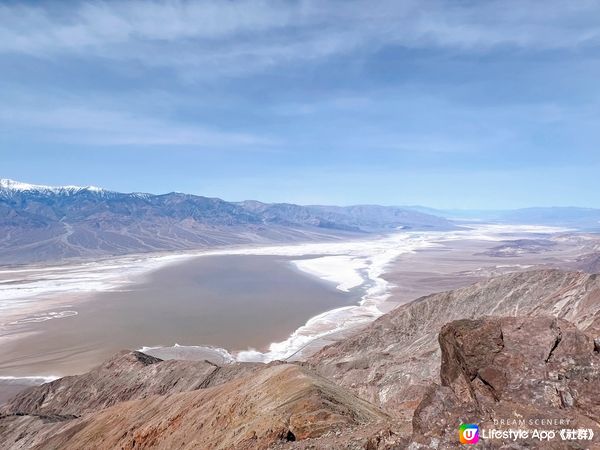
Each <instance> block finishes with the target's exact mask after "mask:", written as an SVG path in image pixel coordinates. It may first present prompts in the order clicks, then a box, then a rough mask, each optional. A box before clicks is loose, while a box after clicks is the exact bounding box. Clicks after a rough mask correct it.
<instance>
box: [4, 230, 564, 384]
mask: <svg viewBox="0 0 600 450" xmlns="http://www.w3.org/2000/svg"><path fill="white" fill-rule="evenodd" d="M564 231H565V230H563V229H556V228H547V227H522V226H516V227H513V226H482V225H479V226H473V227H471V228H468V229H464V230H460V231H452V232H403V231H399V232H397V233H393V234H390V235H386V236H379V237H375V238H370V239H363V240H350V241H340V242H327V243H307V244H300V245H278V246H266V247H245V248H229V249H220V250H218V251H202V252H200V251H199V252H185V253H170V254H153V255H135V256H128V257H121V258H112V259H106V260H101V261H93V262H80V263H73V264H69V265H62V266H37V267H36V266H30V267H14V268H8V267H6V268H3V269H2V270H0V307H1V308H2V319H1V320H2V323H1V333H2V336H1V338H0V339H2V340H3V341H2V342H3V346H2V348H3V349H5V350H4V351H5V352H8V350H6V349H9V350H10V352H8V353H10V355H8V353H4V355H1V354H0V376H2V375H11V376H37V375H56V374H57V372H56V371H53V370H52V366H53V364H54V367H55V368H61V370H60V373H58V374H60V375H64V374H67V373H69V372H71V371H82V370H85V369H87V368H89V367H90V366H92V365H94V364H96V363H97V362H98V360H99V359H97V356H98V352H102V351H107V352H108V350H109V349H110V351H111V352H112V349H113V348H114V347H115V346H120V347H128V348H144V349H145V350H146V351H148V352H149V353H152V354H156V355H159V356H161V357H171V356H174V355H175V356H176V355H179V356H181V355H185V356H186V357H191V358H194V357H197V355H198V354H202V355H206V354H208V355H209V356H210V355H213V356H214V358H215V359H219V360H221V361H222V360H224V359H225V360H227V359H231V360H234V359H237V360H244V361H269V360H274V359H283V358H289V357H293V356H294V355H296V354H298V352H303V351H308V350H312V349H314V348H315V346H318V345H323V343H325V342H327V341H328V340H329V339H332V338H334V337H335V336H336V335H339V334H340V333H344V332H347V331H348V330H352V329H354V328H356V327H360V326H363V325H364V324H366V323H369V322H370V321H372V320H374V319H375V318H377V317H379V316H380V315H381V314H383V313H384V312H386V311H388V310H389V309H391V308H392V307H393V306H394V305H395V304H398V303H399V302H401V301H406V300H407V299H408V298H401V297H402V295H401V294H400V293H399V292H398V285H399V284H402V283H403V282H404V281H406V278H402V276H400V275H398V267H397V265H398V263H394V261H402V260H403V258H404V259H405V260H406V258H410V257H411V255H427V254H430V255H432V256H431V257H430V258H427V263H426V264H425V266H426V267H423V272H429V273H436V271H437V268H436V264H449V261H452V260H453V259H454V260H455V263H454V265H452V264H450V266H451V267H452V270H453V272H454V273H456V272H459V271H460V270H462V269H463V268H467V269H468V270H467V272H469V271H471V272H473V273H472V274H471V275H472V276H471V278H469V276H465V278H464V280H467V279H472V278H475V277H476V276H477V274H476V270H477V269H479V268H481V267H482V266H484V265H485V264H488V265H490V264H491V263H490V261H491V259H490V258H483V257H477V258H473V256H472V253H473V252H472V251H471V250H467V251H464V252H463V254H461V257H460V258H457V256H456V255H457V253H456V252H457V249H458V248H464V247H465V246H464V243H465V242H470V243H479V244H477V245H479V247H481V249H485V248H487V247H490V246H493V245H495V244H496V243H497V242H499V241H502V240H506V239H517V238H523V237H527V236H529V237H531V236H538V237H539V236H550V235H551V234H552V233H559V232H564ZM236 255H237V256H261V255H262V256H268V257H271V258H274V257H281V258H280V259H279V260H278V261H277V264H280V265H286V266H287V267H288V268H289V269H293V270H295V271H298V272H299V273H304V274H305V275H303V276H302V278H303V279H304V280H305V281H302V282H299V281H298V279H297V278H294V277H293V276H292V275H290V273H288V272H286V275H285V276H284V275H282V277H285V278H286V279H287V280H292V279H294V280H295V281H294V283H297V284H296V286H304V287H303V289H306V290H304V291H299V293H300V294H299V295H291V293H290V292H291V291H285V289H287V287H285V286H283V287H282V289H284V290H282V291H281V292H282V293H281V294H274V293H272V292H271V293H269V294H264V295H263V294H261V295H263V297H260V296H259V297H260V299H259V297H255V300H253V302H254V304H252V302H250V303H248V302H247V303H246V304H243V305H242V304H241V303H240V301H241V300H240V298H241V296H239V295H235V294H231V295H229V296H228V300H230V299H233V300H234V301H233V302H232V303H229V304H228V306H227V308H228V309H225V310H219V312H218V313H217V312H215V311H214V310H213V311H212V312H211V310H210V308H208V307H206V306H203V308H204V309H201V308H200V309H199V307H198V304H199V303H198V298H199V297H195V296H194V295H192V294H190V296H189V298H188V297H186V295H187V294H185V295H183V297H181V298H185V299H187V300H185V302H183V300H181V301H182V302H183V303H174V304H173V308H172V310H175V311H176V313H177V314H181V315H183V316H185V313H186V311H189V312H190V314H188V315H189V317H180V318H179V319H177V320H182V322H178V321H177V320H175V319H173V317H174V316H169V315H165V313H164V311H167V309H164V308H165V307H166V306H168V302H169V300H170V299H169V295H168V293H166V294H165V293H164V292H163V293H162V294H161V296H159V297H160V298H158V297H157V296H156V292H154V293H153V292H151V291H146V292H143V290H140V286H144V283H147V282H148V281H149V280H151V279H152V278H153V277H157V276H160V274H161V271H164V270H167V269H168V270H171V273H172V274H173V272H172V270H174V269H173V268H177V267H180V268H185V267H192V265H191V263H192V261H200V260H202V259H206V261H205V263H209V262H210V260H211V258H212V257H222V256H229V257H234V256H236ZM444 255H446V256H444ZM459 260H460V261H459ZM470 260H473V261H476V263H475V266H476V267H475V266H473V264H469V263H467V262H468V261H470ZM215 261H216V260H215ZM269 261H271V262H273V261H274V260H273V259H271V260H269ZM420 261H423V260H422V259H421V260H420ZM538 261H539V258H538ZM438 262H439V263H438ZM502 262H503V263H504V265H506V266H507V267H506V268H505V269H501V270H519V267H518V266H515V265H514V264H515V262H514V261H508V262H507V261H506V260H502ZM495 263H496V265H498V264H497V263H498V261H495ZM532 263H535V258H534V261H532ZM194 264H196V263H194ZM413 264H414V263H413ZM267 266H268V265H266V266H265V268H264V269H265V270H270V271H272V272H277V271H278V270H279V269H276V268H275V266H268V267H271V269H268V267H267ZM198 267H200V266H198ZM415 267H416V265H415ZM255 269H260V264H258V267H256V268H255ZM407 269H408V268H407V267H404V268H403V269H401V271H402V270H403V271H404V272H402V273H408V272H410V270H407ZM186 270H189V271H191V272H190V274H189V275H190V276H192V277H193V276H194V273H193V270H194V269H191V268H190V269H186ZM199 270H201V271H202V272H203V273H204V272H207V271H208V266H206V265H205V266H204V268H203V269H199ZM244 270H246V269H244ZM499 270H500V269H499ZM474 271H475V272H474ZM278 273H279V272H278ZM282 273H283V272H282ZM449 274H450V272H449ZM479 275H480V276H483V274H479ZM219 277H224V275H219ZM311 278H314V279H315V281H318V283H319V284H318V285H310V283H309V282H308V280H310V279H311ZM447 278H452V276H450V275H449V276H448V277H447ZM265 280H267V279H265ZM270 280H271V281H270V282H269V283H270V284H272V282H273V278H271V279H270ZM319 280H321V281H319ZM415 280H416V281H417V282H416V283H415V285H417V286H421V285H423V286H426V285H427V283H423V282H422V281H420V280H419V279H418V278H415ZM323 283H324V284H323ZM445 283H447V281H444V282H439V283H432V284H431V285H430V286H427V287H424V288H423V289H422V292H428V291H427V290H428V289H430V291H429V292H431V289H438V290H439V289H443V288H444V286H445ZM206 285H207V282H206V281H204V282H202V286H206ZM284 285H285V283H284ZM309 285H310V286H311V287H307V286H309ZM328 286H329V287H328ZM411 289H415V288H411ZM332 290H333V291H332ZM334 291H337V292H339V296H336V295H334V294H335V292H334ZM406 291H407V292H410V289H406ZM417 291H419V289H418V288H417V289H415V291H414V293H416V292H417ZM140 292H141V293H140ZM286 292H287V293H286ZM119 294H124V295H125V294H127V295H130V296H129V297H127V295H125V296H124V297H123V298H128V299H129V300H127V301H121V303H119V300H118V299H119ZM133 294H135V295H133ZM344 295H349V297H348V296H346V297H344ZM277 296H280V297H282V298H279V299H278V303H269V301H264V298H266V297H269V298H271V297H277ZM165 297H166V298H165ZM132 298H134V299H135V301H134V300H131V299H132ZM314 298H317V300H318V301H315V300H314ZM413 298H414V297H413ZM144 299H145V301H146V303H144ZM204 300H205V302H204V303H203V305H211V304H215V303H216V302H218V296H213V297H211V299H210V301H206V299H204ZM236 302H237V303H236ZM200 303H201V302H200ZM159 304H160V305H162V307H163V309H161V308H158V306H156V305H159ZM261 304H262V305H263V307H262V309H261V308H260V307H259V306H260V305H261ZM274 304H276V305H283V307H284V308H285V309H286V311H285V312H287V316H286V315H283V316H277V315H276V314H275V313H274V312H273V311H274V309H273V307H272V305H274ZM109 305H110V311H108V310H107V308H109ZM153 305H154V306H155V308H153ZM103 308H104V313H103V314H104V316H102V315H101V314H100V312H99V311H100V310H102V309H103ZM119 308H121V309H119ZM194 308H196V309H194ZM94 311H95V312H96V316H95V317H94ZM192 311H195V314H197V315H196V316H194V314H192ZM223 311H225V312H223ZM252 311H254V315H252ZM256 311H259V313H256ZM83 314H85V316H86V317H85V318H84V317H83ZM211 314H216V315H215V317H213V318H211V316H210V315H211ZM223 316H226V317H225V318H226V319H227V320H224V319H223ZM91 318H94V319H93V320H96V321H100V323H102V324H103V326H104V327H105V333H104V335H102V334H101V333H100V334H96V335H94V339H87V340H86V339H83V338H82V339H81V342H77V339H76V337H77V336H81V335H82V334H81V333H84V332H85V330H87V329H88V328H89V327H87V328H86V326H85V324H86V323H88V324H89V323H93V322H89V321H90V320H92V319H91ZM188 319H189V320H188ZM204 319H208V320H209V322H207V323H205V324H204V325H203V322H202V320H204ZM86 320H87V321H88V322H86ZM211 320H212V321H214V322H215V323H222V324H224V325H223V326H224V327H225V328H223V329H221V330H218V331H213V332H208V331H207V330H209V329H210V326H209V325H210V321H211ZM161 321H162V322H161ZM161 323H162V324H163V325H164V326H160V324H161ZM173 324H176V327H178V328H179V329H178V330H177V331H178V332H179V331H181V334H177V333H175V332H173V329H174V328H175V325H173ZM128 326H129V328H130V329H128V328H127V327H128ZM136 327H137V328H136ZM227 327H230V328H231V329H227ZM92 328H94V327H92ZM115 329H119V330H121V332H119V333H116V332H115ZM52 330H53V331H52ZM77 330H80V331H79V333H80V334H79V335H78V334H77V333H78V331H77ZM123 330H125V331H123ZM50 331H52V332H53V333H54V335H52V333H50ZM202 332H204V333H205V334H202ZM49 333H50V334H49ZM211 333H212V334H211ZM50 336H54V337H53V338H52V339H50V340H48V337H50ZM117 336H118V338H117ZM74 339H75V343H73V342H72V341H73V340H74ZM182 339H183V340H182ZM44 340H47V341H48V342H49V343H50V344H52V345H50V346H49V347H48V348H46V349H44V348H43V347H44V345H42V344H40V343H43V342H44ZM176 343H177V344H179V345H178V346H175V344H176ZM75 344H76V345H75ZM32 346H34V347H35V346H38V347H37V348H32ZM61 349H62V350H61ZM59 350H61V351H59ZM19 352H23V353H27V354H28V355H29V363H27V364H21V363H20V362H19ZM195 355H196V356H195ZM49 362H52V364H49ZM34 370H35V371H34Z"/></svg>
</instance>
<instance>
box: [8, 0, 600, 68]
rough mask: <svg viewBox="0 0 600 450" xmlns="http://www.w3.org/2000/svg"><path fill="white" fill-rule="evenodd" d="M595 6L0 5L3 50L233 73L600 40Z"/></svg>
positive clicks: (410, 0)
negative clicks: (391, 49) (335, 59)
mask: <svg viewBox="0 0 600 450" xmlns="http://www.w3.org/2000/svg"><path fill="white" fill-rule="evenodd" d="M599 15H600V4H598V2H594V1H579V2H563V1H558V0H550V1H546V2H544V3H543V4H540V3H539V2H536V1H531V0H513V1H490V2H480V1H473V2H447V1H441V0H424V1H416V0H406V1H402V2H398V1H396V0H386V1H381V2H368V1H344V2H337V1H332V2H321V1H317V0H304V1H298V2H268V1H249V0H246V1H236V2H223V1H216V0H207V1H197V2H188V1H169V0H165V1H153V2H141V1H132V2H112V1H94V2H89V1H83V2H78V3H76V4H74V5H73V3H69V4H60V3H54V2H53V3H36V4H29V5H18V4H12V3H11V4H7V5H3V6H0V23H2V27H1V28H0V52H2V53H16V54H27V55H33V56H36V57H40V58H55V57H58V56H64V55H72V56H75V57H80V58H95V57H100V58H105V59H108V60H117V61H121V62H123V61H133V62H136V63H141V64H143V65H144V66H147V67H170V68H175V69H176V70H178V71H180V72H181V73H182V74H183V75H184V76H186V77H211V76H223V75H239V74H245V73H248V72H255V71H260V70H264V69H265V68H269V67H277V66H280V65H284V64H288V63H299V62H303V61H310V60H316V61H318V60H322V59H325V58H330V57H332V56H336V55H344V54H347V53H349V52H356V51H360V52H372V51H377V50H379V49H380V48H382V47H384V46H389V45H396V46H403V47H407V48H456V49H460V50H462V51H465V50H466V51H486V50H487V49H489V48H493V47H497V46H509V47H514V48H521V49H529V48H535V49H573V48H578V47H582V46H594V45H597V44H598V43H599V42H600V24H599V22H598V20H597V17H598V16H599Z"/></svg>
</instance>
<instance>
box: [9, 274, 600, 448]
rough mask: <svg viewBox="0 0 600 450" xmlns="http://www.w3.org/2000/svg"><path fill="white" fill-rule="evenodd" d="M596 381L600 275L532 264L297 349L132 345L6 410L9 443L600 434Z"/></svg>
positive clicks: (357, 443)
mask: <svg viewBox="0 0 600 450" xmlns="http://www.w3.org/2000/svg"><path fill="white" fill-rule="evenodd" d="M599 387H600V277H599V276H598V275H593V274H585V273H581V272H561V271H558V270H539V271H532V272H522V273H516V274H509V275H504V276H500V277H496V278H492V279H489V280H486V281H483V282H480V283H477V284H474V285H472V286H469V287H466V288H462V289H457V290H454V291H451V292H444V293H439V294H434V295H430V296H426V297H423V298H420V299H418V300H416V301H414V302H412V303H410V304H406V305H403V306H401V307H399V308H397V309H395V310H393V311H392V312H390V313H388V314H386V315H385V316H383V317H381V318H380V319H378V320H377V321H375V322H374V323H373V324H371V325H370V326H369V327H367V328H365V329H363V330H361V331H360V332H358V333H357V334H356V335H354V336H353V337H350V338H348V339H346V340H343V341H340V342H338V343H336V344H333V345H330V346H328V347H325V348H323V349H322V350H321V351H319V352H318V353H317V354H315V355H313V356H312V357H310V358H309V359H308V360H306V361H303V362H298V363H288V362H273V363H270V364H266V365H265V364H249V363H238V364H230V365H224V366H216V365H214V364H211V363H208V362H194V361H162V360H160V359H158V358H154V357H151V356H148V355H145V354H143V353H139V352H128V351H125V352H122V353H120V354H118V355H116V356H114V357H113V358H112V359H110V360H109V361H107V362H105V363H104V364H102V365H101V366H99V367H98V368H96V369H94V370H93V371H91V372H89V373H87V374H84V375H80V376H72V377H65V378H62V379H59V380H56V381H54V382H52V383H48V384H45V385H42V386H39V387H34V388H30V389H28V390H26V391H23V392H21V393H20V394H18V395H17V396H16V397H15V398H14V399H13V400H12V401H10V402H9V403H7V404H6V405H4V406H3V407H2V408H1V409H0V442H2V447H1V448H3V449H4V448H6V449H24V448H36V449H58V448H60V449H113V448H116V449H139V448H164V449H177V448H196V449H256V448H258V449H260V448H278V449H288V448H294V449H309V448H310V449H328V448H329V449H338V448H340V449H341V448H350V449H369V450H374V449H388V448H410V449H429V448H440V449H445V448H460V447H462V444H459V442H458V426H459V424H460V423H463V422H465V423H478V424H480V426H482V427H484V428H485V427H493V426H494V422H493V421H494V419H500V418H503V419H507V418H513V419H514V418H526V419H529V418H533V419H538V420H541V419H546V420H548V419H556V418H559V419H563V420H569V421H570V423H569V427H570V428H585V429H592V430H593V431H594V433H595V434H596V437H595V438H594V440H592V441H583V440H579V441H561V440H560V439H558V440H554V441H551V442H546V443H540V442H539V441H536V440H533V439H531V438H530V439H526V440H520V441H518V442H517V443H512V444H508V443H506V445H505V443H503V441H502V440H495V441H491V440H485V441H480V445H479V446H478V447H477V448H511V449H514V448H551V449H552V448H573V449H578V448H581V449H584V448H600V440H598V437H599V436H600V388H599ZM500 428H501V427H500ZM542 428H543V427H542ZM549 428H551V429H552V428H561V427H549Z"/></svg>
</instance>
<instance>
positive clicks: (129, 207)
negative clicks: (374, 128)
mask: <svg viewBox="0 0 600 450" xmlns="http://www.w3.org/2000/svg"><path fill="white" fill-rule="evenodd" d="M398 228H403V229H412V230H424V229H426V230H448V229H454V228H456V226H455V225H454V224H453V223H452V222H451V221H449V220H447V219H444V218H441V217H436V216H434V215H430V214H425V213H421V212H417V211H409V210H405V209H402V208H398V207H386V206H375V205H364V206H348V207H337V206H301V205H295V204H288V203H262V202H258V201H253V200H251V201H244V202H227V201H225V200H221V199H219V198H209V197H202V196H197V195H189V194H182V193H176V192H172V193H168V194H160V195H154V194H147V193H120V192H114V191H110V190H105V189H102V188H99V187H95V186H42V185H34V184H27V183H22V182H18V181H13V180H8V179H0V231H1V234H0V264H11V263H12V264H19V263H27V262H32V261H49V260H57V259H63V258H70V257H96V256H108V255H119V254H126V253H136V252H149V251H162V250H183V249H194V248H203V247H213V246H220V245H235V244H249V243H266V242H270V243H274V242H298V241H309V240H317V239H336V238H339V237H340V236H348V235H362V234H365V233H369V232H385V231H390V230H394V229H398Z"/></svg>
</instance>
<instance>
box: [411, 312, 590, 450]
mask: <svg viewBox="0 0 600 450" xmlns="http://www.w3.org/2000/svg"><path fill="white" fill-rule="evenodd" d="M439 343H440V347H441V351H442V362H441V369H440V381H441V385H437V384H434V385H432V386H431V388H430V389H429V390H428V392H427V394H426V395H425V398H424V399H423V401H422V402H421V403H420V404H419V406H418V408H417V410H416V411H415V415H414V419H413V448H444V449H446V448H460V447H461V445H462V444H460V443H459V442H458V438H457V430H458V426H459V425H460V424H461V423H478V424H479V426H480V428H486V427H488V428H496V429H497V428H502V426H498V425H497V424H496V425H495V424H494V419H517V418H522V419H524V420H529V419H532V418H533V419H538V420H539V419H545V420H546V421H548V420H551V419H557V418H560V419H562V420H564V421H567V420H568V421H569V423H568V426H566V425H563V426H558V427H556V426H555V427H552V426H550V427H540V428H548V429H560V428H566V427H568V428H585V429H593V430H594V432H595V433H596V434H597V433H598V432H599V431H600V427H599V426H600V421H599V419H600V390H599V389H598V386H600V355H599V354H598V352H597V351H595V349H594V342H593V340H592V339H591V338H590V337H589V336H587V335H586V334H584V333H582V332H581V331H580V330H578V329H577V328H576V327H575V326H574V325H573V324H571V323H569V322H567V321H565V320H561V319H556V318H553V317H535V318H529V317H508V318H489V319H480V320H459V321H455V322H451V323H449V324H447V325H445V326H444V327H443V328H442V331H441V332H440V335H439ZM511 427H512V428H517V427H515V426H510V425H509V426H506V427H505V428H511ZM521 428H535V427H528V426H527V425H526V426H522V427H521ZM485 444H486V446H487V447H486V448H500V447H501V445H502V444H503V443H502V442H501V441H492V440H490V441H488V442H486V443H485ZM518 445H520V446H521V445H522V446H523V447H517V448H525V447H534V448H535V447H536V446H539V445H540V441H539V440H535V439H529V440H527V439H520V440H519V442H518ZM589 445H590V442H588V441H578V442H571V443H569V442H566V443H565V442H563V441H561V440H560V439H558V440H557V441H551V442H546V443H544V448H549V449H551V448H588V447H589Z"/></svg>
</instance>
